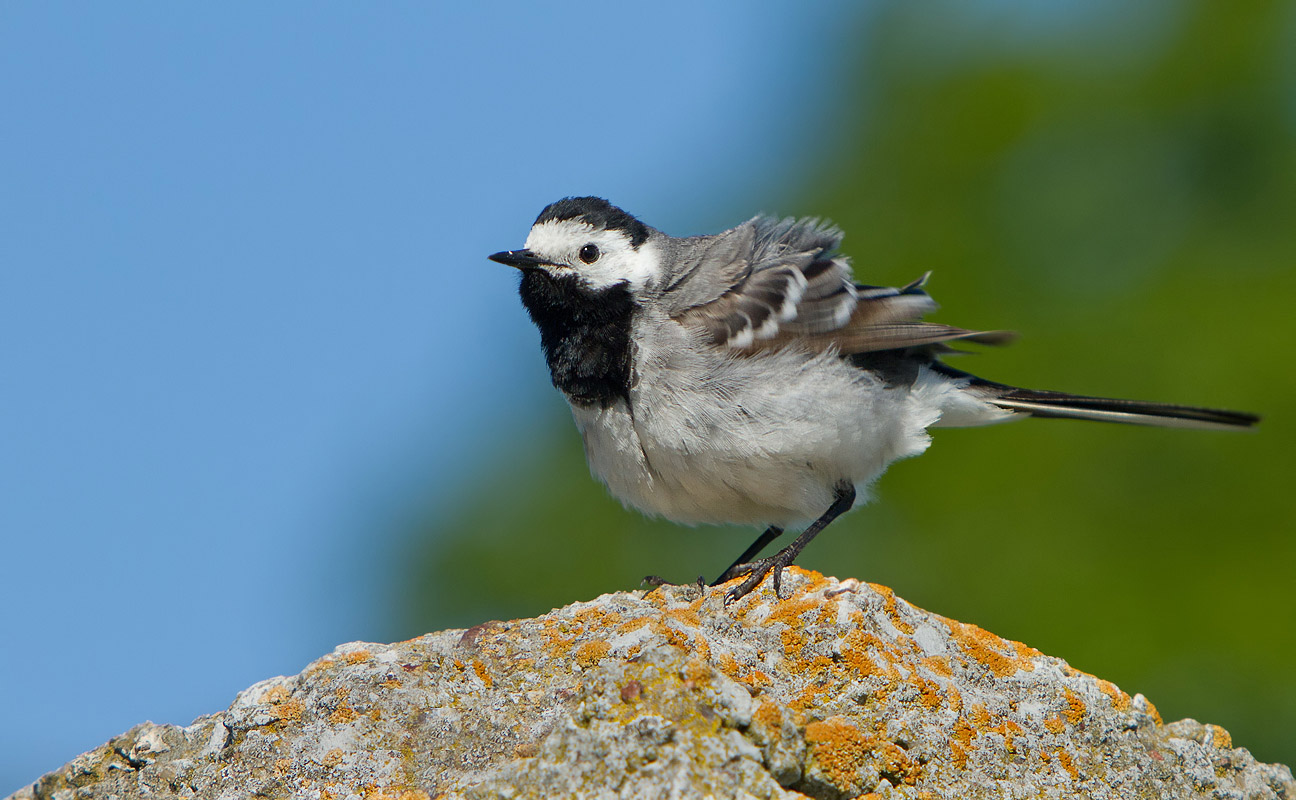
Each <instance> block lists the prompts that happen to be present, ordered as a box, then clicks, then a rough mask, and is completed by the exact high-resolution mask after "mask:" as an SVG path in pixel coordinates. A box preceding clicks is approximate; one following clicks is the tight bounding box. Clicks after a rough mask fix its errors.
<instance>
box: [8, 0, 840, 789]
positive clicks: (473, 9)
mask: <svg viewBox="0 0 1296 800" xmlns="http://www.w3.org/2000/svg"><path fill="white" fill-rule="evenodd" d="M739 9H741V11H739ZM846 9H847V4H846V3H845V2H835V3H827V4H821V5H814V6H811V5H808V4H805V5H802V4H793V3H783V4H764V5H761V6H759V7H757V6H753V5H752V4H750V3H738V2H729V3H723V4H714V5H712V4H699V3H664V4H653V5H651V6H644V5H642V4H636V5H634V6H630V5H618V4H605V3H578V4H567V5H564V6H562V7H561V8H557V7H555V6H553V5H551V4H545V5H543V6H541V5H534V6H533V5H523V4H502V3H497V4H477V5H472V6H469V5H465V4H453V5H452V4H448V3H446V4H435V5H433V4H413V3H409V4H399V3H393V4H385V5H382V6H372V5H363V6H361V5H355V4H333V5H324V6H316V5H306V4H295V3H276V4H251V3H244V4H235V5H221V6H210V7H200V6H195V5H192V4H164V3H137V4H131V5H129V6H110V5H105V4H91V3H82V4H65V5H56V4H29V5H19V4H7V5H6V6H5V11H4V14H3V17H0V102H2V103H3V108H4V109H5V115H4V117H5V118H4V121H3V123H0V185H3V189H2V190H0V497H3V502H2V503H0V541H2V542H3V553H4V556H3V559H2V560H0V563H2V564H3V585H4V589H5V595H6V600H5V602H4V605H3V611H2V612H0V643H2V644H0V646H2V647H3V648H4V657H3V658H0V708H3V709H4V710H5V713H4V718H5V721H6V722H5V724H4V725H2V726H0V793H7V792H9V791H12V790H15V789H17V788H19V786H21V785H22V784H24V783H26V782H29V781H31V780H33V779H35V778H36V777H38V776H39V775H40V774H41V773H42V772H44V771H47V770H49V769H53V768H55V767H57V766H59V765H60V764H62V763H64V762H65V761H67V760H69V759H71V758H72V757H73V756H75V755H76V754H77V753H79V752H81V751H84V750H86V749H89V748H91V747H94V746H95V745H98V744H100V743H102V742H103V741H105V740H107V739H108V738H109V737H111V736H113V735H115V734H117V733H120V732H122V731H124V730H126V729H127V728H129V727H130V726H132V725H134V724H136V723H138V722H141V721H143V720H145V719H152V720H155V721H159V722H172V723H180V724H185V723H188V722H189V721H190V720H191V719H192V718H194V717H195V716H198V715H199V714H203V713H208V712H213V711H217V710H219V709H221V708H224V707H225V706H226V705H228V703H229V702H230V701H231V700H232V699H233V696H234V694H235V693H236V692H237V691H238V690H239V689H241V688H243V687H245V686H247V685H249V684H251V683H253V682H255V681H258V680H261V679H263V678H266V677H269V676H272V675H276V674H291V673H294V672H297V671H298V670H300V669H301V668H302V667H303V666H304V665H305V664H306V663H307V662H309V661H310V660H312V659H313V658H315V657H318V656H319V655H322V654H323V653H325V652H327V651H329V650H330V649H331V648H332V647H333V646H334V645H336V644H338V643H341V642H344V641H349V640H354V639H371V638H376V637H377V636H378V635H380V632H381V631H383V630H385V629H386V627H387V626H386V625H385V622H384V620H383V614H384V613H385V609H386V608H387V607H388V603H389V602H390V601H391V599H392V598H391V591H392V587H391V586H389V584H388V582H387V580H386V578H385V576H384V575H383V574H382V571H381V569H380V566H381V565H382V564H383V559H382V558H381V557H380V556H379V555H377V554H380V553H383V552H384V548H385V546H386V545H387V544H389V543H387V542H385V541H384V540H383V539H382V536H383V535H384V532H385V531H390V530H392V529H393V528H392V526H390V525H387V524H385V522H386V520H384V519H383V518H382V517H383V514H384V509H388V508H392V507H394V506H398V505H401V504H400V503H393V502H391V501H392V499H393V498H396V497H402V496H408V493H410V492H415V491H425V492H443V493H448V492H453V491H454V489H455V487H456V481H457V478H458V476H461V475H464V474H465V473H466V472H468V471H471V470H473V469H477V468H480V467H482V463H481V462H482V459H483V457H484V454H491V455H494V454H496V453H498V452H501V450H500V448H499V446H498V444H497V443H498V441H499V439H500V438H501V437H508V436H525V435H526V432H527V430H528V421H529V420H533V419H534V418H535V416H536V415H537V414H538V413H540V412H539V411H538V410H537V407H538V406H540V407H544V408H545V409H548V408H550V407H551V406H552V404H553V403H555V402H556V400H555V399H554V398H552V397H550V394H549V393H548V391H547V389H548V387H547V380H546V376H545V374H544V372H543V369H544V367H543V363H542V360H541V359H540V358H539V357H538V355H537V353H536V351H535V345H536V337H535V334H534V332H533V330H532V329H531V327H530V325H529V323H528V322H527V320H526V318H525V315H524V313H523V312H522V310H521V308H520V307H519V304H518V302H517V299H516V295H515V281H516V277H515V276H514V275H511V274H509V271H508V270H504V269H503V268H500V267H497V266H496V265H493V264H491V263H489V262H487V261H486V260H485V255H486V254H487V253H491V252H494V251H497V250H501V249H505V248H509V247H515V246H517V245H518V244H520V242H521V241H522V239H523V238H524V236H525V233H526V229H527V227H528V225H529V223H530V221H531V220H532V219H533V218H534V216H535V214H536V213H538V211H539V210H540V208H541V207H543V206H544V205H545V204H546V203H548V202H550V201H552V200H554V199H557V198H558V197H561V196H563V195H567V194H602V195H605V196H608V197H610V198H611V199H613V200H614V202H617V203H618V204H620V205H623V206H625V207H626V208H627V209H629V210H631V211H632V212H635V213H638V214H639V215H641V216H643V217H645V218H646V219H647V220H648V221H649V222H650V223H653V224H656V225H658V226H660V227H663V228H666V229H668V230H670V231H671V232H673V233H676V234H685V233H699V232H703V231H706V230H710V229H717V228H719V227H722V226H726V225H729V224H733V223H735V222H737V221H740V220H741V219H743V218H745V217H746V216H748V215H750V214H751V213H753V212H754V211H756V210H761V209H765V210H779V211H788V212H789V213H790V212H791V209H786V207H785V205H786V202H785V201H786V199H787V196H786V194H784V193H785V192H787V191H788V190H789V189H790V188H791V189H795V188H797V186H798V183H799V181H798V171H799V170H800V169H801V168H802V167H803V166H805V165H806V164H808V163H809V162H810V160H811V159H812V158H813V155H814V154H813V153H808V152H805V149H804V147H805V141H804V137H805V136H806V135H807V133H808V132H809V131H808V130H807V122H818V123H823V122H825V121H826V120H828V119H830V118H831V112H832V104H833V96H832V86H831V82H830V80H829V79H830V78H831V77H832V76H833V75H834V74H835V73H836V72H838V71H839V68H840V67H841V64H842V63H843V60H844V59H845V58H848V57H849V46H850V43H849V42H846V41H842V39H844V38H845V34H846V30H847V29H848V28H849V27H850V26H846V25H843V24H842V22H843V20H844V18H845V15H846V14H847V13H848V12H847V10H846ZM771 97H776V98H781V102H780V104H779V106H778V107H776V108H771V107H770V105H769V102H768V99H769V98H771Z"/></svg>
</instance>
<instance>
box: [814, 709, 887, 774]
mask: <svg viewBox="0 0 1296 800" xmlns="http://www.w3.org/2000/svg"><path fill="white" fill-rule="evenodd" d="M805 740H806V744H808V745H810V747H811V748H812V750H813V752H814V760H815V763H816V764H818V765H819V769H820V770H822V772H823V774H824V776H825V777H827V778H828V780H829V781H830V782H831V783H832V784H833V786H835V787H837V788H838V789H845V788H847V787H850V786H852V785H853V784H854V783H855V782H856V781H857V780H858V775H859V770H860V768H861V767H863V766H864V764H865V763H866V762H867V761H869V760H870V757H871V755H872V750H873V745H874V744H875V741H874V739H873V737H871V736H869V735H867V734H865V733H864V732H863V731H861V730H860V729H859V728H857V727H855V726H854V725H852V724H851V723H850V722H848V721H847V720H845V719H843V718H842V717H829V718H828V719H826V720H824V721H822V722H812V723H810V724H809V725H807V726H806V729H805Z"/></svg>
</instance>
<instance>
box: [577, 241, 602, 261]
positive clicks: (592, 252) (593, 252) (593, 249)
mask: <svg viewBox="0 0 1296 800" xmlns="http://www.w3.org/2000/svg"><path fill="white" fill-rule="evenodd" d="M598 257H599V249H598V247H597V246H595V245H592V244H587V245H585V246H584V247H582V248H581V249H580V260H581V261H584V262H585V263H586V264H593V263H594V262H595V261H598Z"/></svg>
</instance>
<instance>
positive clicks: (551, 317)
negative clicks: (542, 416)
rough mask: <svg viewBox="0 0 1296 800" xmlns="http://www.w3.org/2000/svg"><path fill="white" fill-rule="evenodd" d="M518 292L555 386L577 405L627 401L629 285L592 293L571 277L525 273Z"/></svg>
mask: <svg viewBox="0 0 1296 800" xmlns="http://www.w3.org/2000/svg"><path fill="white" fill-rule="evenodd" d="M518 291H519V293H520V294H521V295H522V305H524V306H526V310H527V312H528V313H529V314H530V315H531V321H532V322H534V323H535V324H536V327H537V328H539V329H540V346H541V347H542V348H543V349H544V354H545V360H546V361H547V362H549V375H550V377H552V378H553V384H554V386H557V387H558V388H559V389H561V390H562V391H563V393H564V394H566V395H567V396H568V397H569V398H570V399H571V401H572V402H573V403H579V404H581V405H598V406H601V407H603V408H607V407H608V406H610V405H612V403H613V402H615V401H616V400H617V399H618V398H620V399H624V400H626V402H629V400H630V397H629V395H630V323H631V320H632V318H633V317H634V312H635V310H636V309H637V308H638V306H637V305H636V304H635V302H634V300H633V299H632V298H631V296H630V289H629V287H628V286H627V285H626V284H624V283H620V284H617V285H615V286H610V287H608V288H606V289H599V290H590V289H586V288H584V287H582V286H580V285H579V283H578V281H577V280H576V276H575V275H563V276H554V275H551V274H550V273H548V272H545V271H544V270H539V269H529V270H526V271H525V272H523V273H522V283H521V285H520V286H519V289H518Z"/></svg>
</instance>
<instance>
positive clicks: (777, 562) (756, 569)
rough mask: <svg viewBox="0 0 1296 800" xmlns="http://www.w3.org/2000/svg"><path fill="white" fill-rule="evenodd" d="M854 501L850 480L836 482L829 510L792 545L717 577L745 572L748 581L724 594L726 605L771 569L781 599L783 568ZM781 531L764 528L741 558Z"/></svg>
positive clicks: (758, 550)
mask: <svg viewBox="0 0 1296 800" xmlns="http://www.w3.org/2000/svg"><path fill="white" fill-rule="evenodd" d="M854 504H855V487H854V486H852V485H851V484H849V483H843V484H841V485H839V486H838V487H837V493H836V497H835V499H834V500H833V504H832V505H831V506H829V507H828V510H827V511H825V512H824V513H823V514H822V515H821V516H820V517H819V519H817V520H815V521H814V522H813V523H811V525H810V527H808V528H806V529H805V530H804V531H802V532H801V535H800V536H798V537H797V538H796V540H795V541H793V542H792V544H790V545H788V546H787V547H785V548H783V549H782V550H780V551H778V552H777V553H775V554H774V555H772V556H770V557H769V558H762V559H759V560H757V561H752V562H750V563H747V564H743V563H737V564H734V565H733V566H732V567H730V568H729V569H727V570H725V574H724V575H722V576H720V581H716V582H717V583H720V582H721V581H724V580H727V579H729V578H733V577H737V576H739V575H742V574H744V573H746V575H747V580H745V581H743V582H742V583H740V584H738V585H737V586H735V587H734V588H732V589H730V590H729V591H728V593H726V594H725V605H729V604H730V603H734V602H737V601H739V600H741V599H742V598H744V597H746V596H747V595H748V594H750V593H751V591H752V590H753V589H755V588H756V587H757V586H760V583H761V581H763V580H765V576H766V575H768V574H769V573H770V571H771V570H773V572H774V596H775V597H777V598H778V599H780V600H782V599H783V591H782V590H783V587H782V585H781V584H782V579H783V568H784V567H790V566H792V562H793V561H795V560H796V557H797V556H798V555H800V554H801V551H802V550H804V549H805V546H806V545H807V544H809V543H810V540H811V539H813V538H814V537H815V536H818V535H819V531H821V530H823V529H824V528H826V527H827V526H828V523H830V522H832V521H833V520H835V519H837V517H839V516H841V515H842V514H843V513H844V512H846V511H848V510H849V509H850V507H851V506H852V505H854ZM782 532H783V531H782V529H781V528H770V529H769V530H767V531H765V533H763V534H761V538H760V539H757V540H756V543H755V544H753V545H752V546H751V547H749V548H747V552H746V553H743V558H746V557H749V556H753V555H755V554H756V553H758V552H760V547H763V546H764V545H765V544H768V543H769V541H770V540H772V539H773V538H774V537H775V536H778V535H779V534H780V533H782ZM742 560H743V559H742V558H740V559H739V561H740V562H741V561H742Z"/></svg>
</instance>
